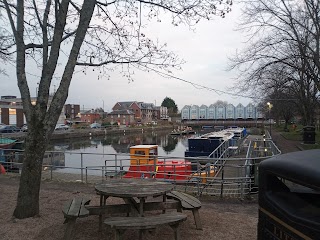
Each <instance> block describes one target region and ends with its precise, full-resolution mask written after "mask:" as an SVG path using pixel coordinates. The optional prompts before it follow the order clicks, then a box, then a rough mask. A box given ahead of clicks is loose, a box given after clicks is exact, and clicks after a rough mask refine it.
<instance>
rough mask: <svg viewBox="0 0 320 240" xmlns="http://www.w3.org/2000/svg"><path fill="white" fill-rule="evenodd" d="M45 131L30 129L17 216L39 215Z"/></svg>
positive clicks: (46, 142)
mask: <svg viewBox="0 0 320 240" xmlns="http://www.w3.org/2000/svg"><path fill="white" fill-rule="evenodd" d="M44 131H45V130H44V129H38V130H36V131H32V130H31V131H28V135H27V139H26V146H25V153H24V161H23V166H22V173H21V178H20V186H19V192H18V199H17V206H16V208H15V210H14V213H13V216H14V217H16V218H20V219H22V218H27V217H33V216H36V215H39V192H40V183H41V172H42V162H43V156H44V153H45V150H46V147H47V144H48V140H47V139H46V137H45V136H46V134H44Z"/></svg>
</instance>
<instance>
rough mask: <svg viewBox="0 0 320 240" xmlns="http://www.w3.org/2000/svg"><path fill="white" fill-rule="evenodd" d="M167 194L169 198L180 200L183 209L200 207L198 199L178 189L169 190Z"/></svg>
mask: <svg viewBox="0 0 320 240" xmlns="http://www.w3.org/2000/svg"><path fill="white" fill-rule="evenodd" d="M167 196H168V197H169V198H174V199H178V200H180V202H181V206H182V208H184V209H193V208H200V207H201V202H200V201H199V199H197V198H195V197H193V196H191V195H189V194H187V193H183V192H178V191H171V192H170V193H167Z"/></svg>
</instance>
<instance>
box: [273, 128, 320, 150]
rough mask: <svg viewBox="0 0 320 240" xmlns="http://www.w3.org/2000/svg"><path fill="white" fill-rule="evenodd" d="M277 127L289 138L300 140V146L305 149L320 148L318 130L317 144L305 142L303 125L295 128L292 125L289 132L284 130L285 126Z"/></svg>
mask: <svg viewBox="0 0 320 240" xmlns="http://www.w3.org/2000/svg"><path fill="white" fill-rule="evenodd" d="M276 129H277V131H279V132H281V135H282V136H283V137H284V138H286V139H287V140H292V141H300V142H301V143H302V144H301V145H300V147H301V148H303V149H304V150H311V149H319V148H320V131H316V135H315V142H316V143H315V144H303V126H298V127H297V128H296V129H295V130H293V129H292V127H291V126H288V132H285V131H284V126H277V127H276Z"/></svg>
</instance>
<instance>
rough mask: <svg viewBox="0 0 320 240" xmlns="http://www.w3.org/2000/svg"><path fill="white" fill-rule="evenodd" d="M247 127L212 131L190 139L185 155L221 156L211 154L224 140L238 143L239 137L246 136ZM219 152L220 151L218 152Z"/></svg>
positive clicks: (231, 144)
mask: <svg viewBox="0 0 320 240" xmlns="http://www.w3.org/2000/svg"><path fill="white" fill-rule="evenodd" d="M245 135H246V129H245V128H238V127H232V128H228V129H224V130H221V131H218V132H210V133H206V134H204V135H201V136H199V137H195V138H189V139H188V149H187V150H186V151H185V157H207V156H210V157H213V158H218V157H220V156H218V155H213V154H211V153H212V152H213V151H214V150H215V149H217V148H218V147H219V146H220V145H221V144H222V143H223V142H225V141H229V145H230V146H233V145H235V144H236V142H237V141H238V139H241V138H243V137H245ZM217 154H218V153H217Z"/></svg>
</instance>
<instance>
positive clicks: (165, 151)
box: [44, 131, 203, 175]
mask: <svg viewBox="0 0 320 240" xmlns="http://www.w3.org/2000/svg"><path fill="white" fill-rule="evenodd" d="M200 133H201V134H203V132H200ZM200 133H199V134H196V135H200ZM194 136H195V135H181V136H172V135H170V131H150V132H143V133H142V132H141V133H131V134H121V135H119V134H116V135H106V136H103V137H96V138H90V137H88V138H79V139H78V138H74V139H67V140H63V141H61V140H60V141H53V142H52V143H51V144H50V147H49V149H48V151H61V152H62V153H61V154H56V155H55V156H54V157H52V156H50V157H48V158H45V159H44V164H46V163H47V164H48V165H51V164H53V165H54V166H55V171H58V172H65V173H75V172H78V171H79V169H78V168H80V167H87V168H88V171H89V172H90V173H89V174H93V175H99V174H101V170H97V169H98V168H99V167H101V166H109V168H110V169H111V171H112V169H114V166H115V165H116V166H129V164H130V161H129V156H128V154H129V151H130V147H131V146H134V145H140V144H156V145H158V146H159V147H158V155H159V156H160V157H159V158H161V157H164V158H179V159H183V158H184V153H185V151H186V149H187V147H188V138H190V137H194ZM115 155H116V157H115ZM115 159H116V160H115ZM126 168H128V167H125V168H124V170H126Z"/></svg>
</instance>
